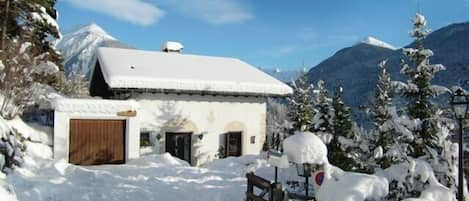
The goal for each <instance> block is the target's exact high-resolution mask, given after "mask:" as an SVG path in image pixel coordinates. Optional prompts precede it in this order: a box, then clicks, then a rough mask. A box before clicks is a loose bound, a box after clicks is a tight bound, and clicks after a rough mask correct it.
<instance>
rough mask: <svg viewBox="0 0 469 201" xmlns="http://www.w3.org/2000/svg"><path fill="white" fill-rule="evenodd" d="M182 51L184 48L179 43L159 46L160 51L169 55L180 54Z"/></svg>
mask: <svg viewBox="0 0 469 201" xmlns="http://www.w3.org/2000/svg"><path fill="white" fill-rule="evenodd" d="M182 49H184V46H183V45H182V44H181V43H179V42H174V41H166V42H165V43H163V45H162V46H161V51H163V52H169V53H182Z"/></svg>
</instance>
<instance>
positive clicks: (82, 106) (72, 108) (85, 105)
mask: <svg viewBox="0 0 469 201" xmlns="http://www.w3.org/2000/svg"><path fill="white" fill-rule="evenodd" d="M52 108H54V110H55V111H59V112H77V113H80V112H81V113H110V114H115V113H117V112H120V111H127V110H137V109H139V104H138V103H137V102H136V101H135V100H107V99H106V100H105V99H73V98H56V99H54V100H52Z"/></svg>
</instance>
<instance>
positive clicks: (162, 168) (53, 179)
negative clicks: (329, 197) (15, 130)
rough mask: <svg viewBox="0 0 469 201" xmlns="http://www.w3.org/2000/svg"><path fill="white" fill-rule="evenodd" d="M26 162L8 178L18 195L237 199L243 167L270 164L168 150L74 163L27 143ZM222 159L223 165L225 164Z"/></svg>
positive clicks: (255, 159) (254, 159) (243, 184)
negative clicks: (200, 159) (203, 158)
mask: <svg viewBox="0 0 469 201" xmlns="http://www.w3.org/2000/svg"><path fill="white" fill-rule="evenodd" d="M28 147H29V151H28V156H27V157H26V161H25V166H24V167H22V168H17V169H16V170H15V171H14V172H13V173H12V174H11V175H9V176H8V178H7V181H8V182H9V183H10V184H11V185H12V186H13V187H14V190H15V192H16V194H17V197H18V200H25V201H26V200H28V201H36V200H37V201H40V200H41V201H42V200H57V201H59V200H63V201H66V200H67V201H73V200H77V201H78V200H101V201H107V200H109V201H110V200H181V201H182V200H201V201H202V200H204V201H209V200H227V201H228V200H233V201H241V200H243V199H244V192H245V191H246V181H245V173H246V172H248V171H255V170H258V169H263V171H264V172H267V169H271V171H270V172H272V173H273V170H272V168H268V167H267V166H266V163H265V160H261V159H258V157H257V156H245V157H241V158H228V159H225V160H223V162H222V161H218V163H213V164H210V165H208V166H207V167H202V168H197V167H191V166H189V164H187V163H186V162H185V161H182V160H179V159H177V158H174V157H171V156H170V155H169V154H162V155H155V154H152V155H147V156H143V157H141V158H139V159H136V160H131V161H128V163H127V164H124V165H102V166H75V165H70V164H67V163H65V162H64V161H59V162H53V161H51V160H50V156H51V150H50V148H49V147H47V146H44V145H40V144H31V143H30V144H28ZM221 164H222V165H221Z"/></svg>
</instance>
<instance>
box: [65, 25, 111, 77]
mask: <svg viewBox="0 0 469 201" xmlns="http://www.w3.org/2000/svg"><path fill="white" fill-rule="evenodd" d="M108 42H117V40H116V39H115V38H114V37H112V36H111V35H109V34H108V33H106V31H104V30H103V29H102V28H101V27H100V26H98V25H97V24H95V23H91V24H89V25H86V26H83V27H80V28H78V29H76V30H75V31H72V32H70V33H67V34H64V35H63V37H62V38H61V39H60V41H59V42H58V43H57V49H58V50H59V51H60V52H61V53H62V56H63V57H64V70H65V72H66V73H67V74H69V73H70V72H75V73H79V74H82V75H86V74H88V73H89V70H90V65H91V62H92V61H93V58H94V52H95V50H96V49H97V48H98V47H101V46H105V44H106V43H108Z"/></svg>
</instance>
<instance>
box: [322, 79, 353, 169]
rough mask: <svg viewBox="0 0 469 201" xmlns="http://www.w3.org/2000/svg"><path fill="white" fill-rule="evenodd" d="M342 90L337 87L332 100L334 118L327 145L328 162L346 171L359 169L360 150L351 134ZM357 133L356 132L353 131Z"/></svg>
mask: <svg viewBox="0 0 469 201" xmlns="http://www.w3.org/2000/svg"><path fill="white" fill-rule="evenodd" d="M342 94H343V88H342V86H338V87H337V89H336V91H335V93H334V97H333V99H332V108H333V111H334V118H333V119H332V126H333V132H332V139H331V141H330V143H328V144H327V154H328V159H329V162H330V163H331V164H333V165H335V166H338V167H340V168H342V169H343V170H346V171H351V170H358V169H360V165H359V164H360V161H359V160H360V159H359V156H360V150H359V149H360V148H359V146H358V144H357V142H356V141H355V140H356V139H357V138H355V136H354V135H355V134H359V133H357V132H352V125H353V124H352V120H351V118H350V108H349V107H347V106H346V105H345V103H344V102H343V101H342ZM355 131H358V130H355Z"/></svg>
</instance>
